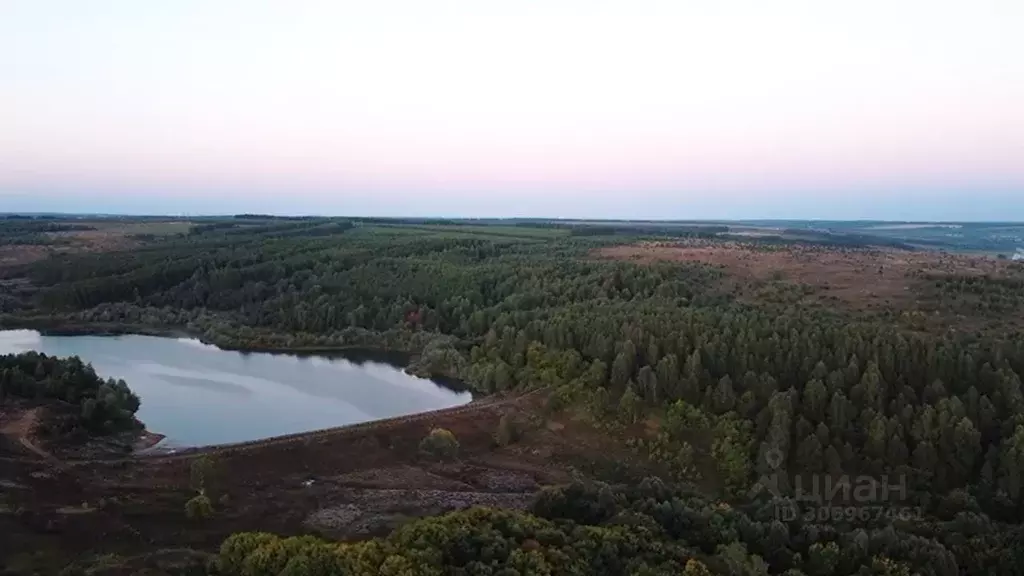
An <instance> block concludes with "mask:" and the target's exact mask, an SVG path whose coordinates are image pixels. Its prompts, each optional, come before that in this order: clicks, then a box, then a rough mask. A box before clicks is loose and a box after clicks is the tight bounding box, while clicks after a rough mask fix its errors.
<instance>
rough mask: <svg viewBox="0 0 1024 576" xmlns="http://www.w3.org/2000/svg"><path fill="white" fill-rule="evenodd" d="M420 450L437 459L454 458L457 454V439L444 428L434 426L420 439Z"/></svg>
mask: <svg viewBox="0 0 1024 576" xmlns="http://www.w3.org/2000/svg"><path fill="white" fill-rule="evenodd" d="M420 452H422V453H424V454H426V455H428V456H431V457H433V458H436V459H438V460H454V459H455V458H457V457H458V456H459V441H458V440H456V439H455V434H452V433H451V431H450V430H445V429H444V428H434V429H433V430H431V431H430V434H428V435H427V436H426V437H425V438H424V439H423V440H422V441H420Z"/></svg>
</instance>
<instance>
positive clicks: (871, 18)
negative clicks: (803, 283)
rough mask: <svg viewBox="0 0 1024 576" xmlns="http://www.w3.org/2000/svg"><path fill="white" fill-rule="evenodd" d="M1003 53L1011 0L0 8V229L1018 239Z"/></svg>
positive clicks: (22, 2) (1014, 127) (1014, 122)
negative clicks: (288, 226) (374, 218)
mask: <svg viewBox="0 0 1024 576" xmlns="http://www.w3.org/2000/svg"><path fill="white" fill-rule="evenodd" d="M1022 28H1024V2H1020V1H1019V0H898V1H892V0H888V1H883V0H861V1H858V2H823V1H821V0H774V1H772V2H765V1H763V0H722V1H716V2H707V1H705V0H699V1H698V0H693V1H686V0H672V1H663V2H654V1H644V0H633V1H610V0H551V1H549V2H529V1H527V2H523V1H515V2H512V1H505V2H497V1H488V0H475V1H470V0H465V1H461V2H457V1H454V0H432V1H431V2H422V1H418V0H375V1H374V2H362V1H360V2H355V1H352V2H344V1H332V2H326V1H325V2H309V1H297V2H253V1H241V0H238V1H235V0H230V1H229V0H208V1H203V2H201V1H198V0H179V1H176V2H166V3H158V2H138V1H132V0H120V1H113V0H97V1H91V2H78V1H75V0H66V1H57V0H0V211H3V210H58V209H73V210H96V211H139V210H142V211H174V212H180V211H186V212H193V213H195V212H221V211H250V210H251V211H258V210H277V211H303V212H330V213H371V214H415V213H423V212H429V213H435V214H436V213H444V214H450V215H472V216H503V215H504V216H516V215H551V216H605V217H621V216H628V217H665V218H700V217H710V218H724V217H746V218H750V217H757V216H759V215H763V216H765V217H780V216H785V215H787V214H791V215H792V216H793V217H814V216H818V217H831V218H835V217H842V216H844V214H845V215H848V216H849V217H877V218H908V217H911V218H912V217H913V214H920V216H919V217H920V218H922V219H933V218H944V219H957V218H959V217H960V216H958V215H960V214H963V216H962V217H963V218H994V217H1000V218H1016V219H1024V58H1022V57H1021V55H1022V54H1024V36H1022V35H1021V34H1020V33H1019V32H1020V30H1021V29H1022ZM922 203H924V205H922ZM247 209H248V210H247Z"/></svg>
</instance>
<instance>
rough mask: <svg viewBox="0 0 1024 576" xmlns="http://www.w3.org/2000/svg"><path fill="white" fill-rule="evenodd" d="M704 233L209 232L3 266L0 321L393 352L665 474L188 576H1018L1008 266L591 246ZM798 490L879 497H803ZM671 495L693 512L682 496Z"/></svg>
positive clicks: (1021, 392) (432, 225)
mask: <svg viewBox="0 0 1024 576" xmlns="http://www.w3.org/2000/svg"><path fill="white" fill-rule="evenodd" d="M52 225H53V224H47V226H52ZM718 232H720V231H719V230H704V231H699V230H676V231H674V232H671V234H672V235H671V236H669V235H668V233H667V232H666V231H664V230H653V231H652V230H629V229H626V230H617V229H607V230H606V229H598V230H596V231H595V230H592V229H591V230H582V229H579V228H577V227H573V226H568V225H566V226H543V225H515V226H512V225H508V226H485V225H468V224H457V223H447V222H432V221H423V222H392V221H370V220H359V219H354V220H337V219H266V218H262V217H259V216H249V217H237V218H225V219H220V220H216V221H209V222H203V223H199V224H196V225H194V226H192V227H191V229H190V230H189V231H188V233H186V234H180V235H169V236H167V237H162V238H157V239H153V238H148V239H145V241H144V242H140V243H139V244H138V245H137V246H134V247H133V248H132V249H131V250H122V251H115V252H96V253H55V254H54V255H51V256H50V257H48V258H46V259H40V260H38V261H35V262H31V263H28V264H25V265H23V266H19V267H15V268H11V269H8V270H6V271H5V272H4V276H5V277H6V279H7V282H8V284H7V285H9V286H16V287H17V290H14V289H13V288H12V289H11V290H9V291H8V293H7V294H5V295H4V298H3V301H2V303H3V312H4V314H3V315H2V316H0V323H2V325H3V326H4V327H34V328H39V329H46V330H61V331H89V330H98V331H145V332H157V333H160V332H180V333H188V334H193V335H196V336H198V337H201V338H202V339H204V340H205V341H208V342H211V343H214V344H217V345H220V346H222V347H225V348H237V349H249V350H304V349H305V350H310V349H317V350H329V349H340V348H347V347H357V348H384V349H389V350H399V351H404V352H408V353H410V354H412V357H413V362H412V364H411V366H410V370H413V371H415V372H417V373H420V374H424V375H437V376H447V377H453V378H458V379H460V380H462V381H464V382H466V383H467V384H468V385H470V386H472V387H473V388H474V389H475V390H476V391H478V392H479V393H480V394H492V393H506V394H508V393H518V392H522V391H527V390H538V389H543V390H544V391H545V392H546V395H547V402H546V407H545V410H546V411H547V412H548V413H560V412H571V413H573V414H577V415H579V417H580V418H583V419H585V420H586V421H587V422H589V423H591V424H592V425H593V426H595V427H597V428H599V429H601V430H604V431H606V433H607V434H613V435H616V436H618V437H620V438H622V439H623V442H624V443H625V444H626V445H627V446H628V447H629V449H630V450H631V451H632V452H633V453H634V454H635V455H636V456H637V457H640V458H643V459H645V460H647V461H649V462H651V463H652V465H653V466H655V467H656V468H658V469H659V470H661V471H662V472H663V476H664V478H663V480H657V481H656V480H648V481H646V482H644V483H642V484H633V485H632V486H619V487H613V486H603V487H601V486H595V485H587V486H582V485H581V486H574V487H570V488H564V489H561V490H548V491H546V492H544V493H542V494H541V496H540V497H539V499H538V501H537V503H536V505H535V506H534V508H533V509H532V510H531V511H530V512H529V513H521V512H503V511H493V510H473V511H469V512H459V513H455V514H453V515H450V516H446V517H442V518H437V519H428V520H422V521H419V522H417V523H413V524H410V525H409V526H407V527H405V528H402V529H400V530H399V531H397V532H395V533H394V534H393V535H392V536H390V537H388V538H386V539H379V540H372V541H367V542H364V543H360V544H354V545H350V544H344V545H338V544H328V543H324V542H321V541H317V540H311V539H301V540H286V539H278V538H276V537H274V536H270V535H257V534H241V535H238V536H236V537H234V538H232V539H231V540H229V541H228V542H226V543H225V544H224V547H223V549H222V552H221V554H220V557H219V558H218V560H217V562H216V563H215V564H216V565H213V566H210V567H208V568H209V569H213V570H219V571H220V573H223V574H236V575H239V576H249V575H253V576H255V575H263V574H268V575H269V574H459V575H463V574H464V575H481V576H483V575H491V574H494V575H499V574H500V575H502V576H513V575H516V574H521V575H524V576H525V575H527V574H531V575H532V574H631V575H637V576H640V575H646V574H679V573H685V574H690V575H696V574H712V573H714V574H733V575H748V574H749V575H754V574H783V573H785V574H791V575H796V574H809V575H811V576H829V575H833V574H835V575H845V574H892V575H895V574H918V573H919V574H936V575H944V576H945V575H949V576H953V575H956V574H979V573H982V572H986V571H995V572H994V573H1000V574H1016V573H1022V572H1024V545H1022V544H1021V542H1022V540H1021V536H1022V535H1021V533H1020V529H1019V527H1018V523H1019V522H1020V521H1021V520H1022V519H1024V388H1022V383H1021V374H1024V337H1022V336H1021V334H1020V332H1019V331H1017V330H1016V328H1015V325H1014V324H1013V323H1012V322H1007V321H1006V320H1007V318H1011V319H1012V318H1018V317H1019V316H1020V313H1021V311H1022V310H1021V307H1020V304H1021V300H1020V295H1019V292H1020V291H1019V288H1020V286H1021V285H1022V283H1021V282H1022V280H1021V278H1022V277H1021V271H1020V268H1019V265H1015V264H1012V263H1005V270H1004V271H1003V273H1002V275H1000V276H998V277H996V276H992V275H977V274H966V273H960V274H959V275H957V274H944V275H934V274H932V273H915V274H913V275H908V280H907V282H908V290H909V293H911V294H912V297H911V298H909V299H908V300H906V302H905V303H900V302H895V301H894V302H893V303H891V305H889V306H888V307H884V308H876V309H871V310H867V309H862V308H857V307H856V306H846V305H844V304H842V303H840V302H838V301H834V300H828V299H826V298H817V297H815V296H816V295H815V294H812V292H813V291H814V288H813V287H811V286H808V285H806V284H799V283H792V282H787V281H786V280H785V275H784V274H783V273H781V272H784V271H780V274H779V275H778V277H777V278H775V279H772V280H769V281H765V280H752V279H749V278H741V277H738V276H736V275H735V274H734V273H733V272H732V271H730V270H729V269H728V268H727V267H724V266H719V265H713V264H706V263H700V262H695V261H687V262H682V261H676V262H657V261H656V262H630V261H623V260H614V259H606V258H598V257H595V256H594V254H595V251H596V250H598V249H600V248H602V247H607V246H613V245H621V244H630V243H638V242H651V241H655V240H656V241H659V242H668V243H670V244H671V243H679V244H685V243H699V244H700V246H712V247H713V246H714V245H715V242H717V240H715V239H714V236H715V234H716V233H718ZM31 233H32V234H38V233H39V232H38V231H37V230H36V229H35V228H33V229H32V230H31ZM747 248H749V251H750V254H751V255H752V257H754V258H756V257H757V254H758V253H759V252H768V251H778V250H793V249H794V247H793V245H792V244H791V243H785V242H773V241H764V242H755V241H751V242H750V243H749V245H748V246H747ZM797 248H799V249H800V250H804V251H805V252H806V253H810V254H815V253H817V251H822V252H821V253H824V254H827V253H828V251H830V250H840V251H864V253H865V254H867V255H868V256H869V257H870V254H871V251H872V250H875V249H870V248H860V247H834V246H833V247H829V248H825V247H820V246H819V247H813V246H812V247H801V246H798V247H797ZM922 318H924V320H922ZM936 318H940V319H941V321H940V320H935V319H936ZM3 362H6V363H8V364H11V363H15V362H21V364H18V369H17V370H14V371H13V372H12V371H11V370H7V371H5V372H4V374H5V380H4V382H5V383H6V382H8V381H9V380H10V378H8V376H7V375H8V374H10V373H13V374H14V375H15V376H16V378H15V380H14V383H13V384H11V385H8V384H5V389H6V387H7V386H13V388H12V389H14V390H29V389H30V390H51V389H52V390H53V393H54V394H57V395H62V397H63V399H64V400H65V401H68V402H78V401H84V402H89V401H93V402H95V401H94V400H92V397H93V396H97V394H98V395H99V397H106V396H105V395H106V394H109V392H110V390H120V388H118V387H116V386H114V385H113V384H103V385H101V386H100V388H99V390H105V389H104V388H103V387H104V386H105V387H106V390H107V391H106V392H103V393H99V392H95V391H94V392H90V393H88V394H82V393H78V392H75V393H71V392H64V391H61V390H59V389H58V387H56V386H45V385H40V384H33V385H28V384H25V382H28V380H26V379H28V378H29V376H22V375H23V374H26V375H33V376H34V380H35V381H42V380H44V379H47V378H48V379H49V381H50V382H53V381H54V378H57V379H59V378H61V377H62V374H65V373H67V372H68V371H69V370H70V369H60V370H57V369H55V368H54V369H51V368H47V366H49V364H47V362H50V360H48V359H46V358H41V359H39V360H38V365H39V366H42V367H43V368H42V371H43V372H42V375H41V374H40V373H35V374H33V371H35V372H39V370H38V369H37V368H36V367H35V365H33V366H29V365H28V364H29V363H30V359H29V360H26V359H22V360H17V359H13V358H9V359H7V360H3ZM12 365H13V364H12ZM21 365H24V366H25V368H24V369H21V368H20V366H21ZM55 370H56V371H55ZM77 370H78V371H79V372H82V370H83V369H82V368H81V367H79V368H77ZM70 371H71V373H74V372H75V370H70ZM19 382H20V383H19ZM129 384H130V383H129ZM118 386H119V385H118ZM112 387H113V388H112ZM68 389H69V390H76V388H74V387H71V388H68ZM83 399H84V400H83ZM129 404H131V403H130V402H129ZM90 406H92V407H91V408H90ZM135 407H136V408H137V399H136V400H135ZM131 408H132V406H130V405H129V406H127V407H125V410H127V411H128V412H133V411H134V410H132V409H131ZM82 413H83V415H85V414H89V415H93V414H96V413H98V409H97V407H96V405H95V403H94V404H92V405H89V406H87V405H85V404H83V407H82ZM83 418H85V417H84V416H83ZM84 421H85V422H91V421H92V420H90V419H88V418H85V420H84ZM825 477H827V478H829V479H836V481H837V482H839V480H841V479H844V478H845V479H850V478H852V479H854V481H860V480H863V479H867V478H870V479H878V480H879V481H880V482H881V483H883V484H884V487H883V488H884V489H885V490H888V492H881V493H879V492H877V491H871V492H870V494H868V496H867V497H866V498H861V499H859V500H857V501H856V502H854V501H853V500H851V499H850V495H849V491H848V490H847V491H845V492H844V491H843V490H838V491H836V490H824V492H828V494H825V495H824V498H818V499H817V500H815V501H811V502H809V501H807V500H806V496H807V495H808V486H810V485H812V483H814V482H818V481H819V480H820V479H821V478H825ZM696 485H699V486H701V487H702V490H703V493H702V494H703V495H701V494H699V493H697V492H695V491H689V492H687V491H686V490H694V488H693V486H696ZM813 485H814V486H819V485H818V484H813ZM681 486H690V487H691V488H686V489H685V490H684V489H683V488H680V487H681ZM833 487H834V486H833ZM854 487H855V488H856V486H854ZM819 488H820V486H819ZM681 490H683V491H681ZM709 490H710V493H708V491H709ZM872 490H874V488H872ZM822 492H823V491H822V490H816V491H814V494H813V495H814V496H816V497H821V496H822ZM854 494H856V491H854ZM879 494H883V496H879ZM844 495H845V500H844ZM852 507H856V508H852ZM851 509H852V510H854V512H853V513H850V512H849V510H851ZM822 510H832V511H834V512H835V511H841V512H835V513H834V514H832V513H830V514H829V515H828V517H823V516H821V511H822ZM815 514H817V515H818V517H817V518H815Z"/></svg>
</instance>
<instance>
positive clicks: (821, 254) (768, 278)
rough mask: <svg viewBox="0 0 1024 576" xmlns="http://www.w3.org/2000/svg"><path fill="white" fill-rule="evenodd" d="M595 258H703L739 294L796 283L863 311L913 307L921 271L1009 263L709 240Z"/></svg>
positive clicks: (974, 269)
mask: <svg viewBox="0 0 1024 576" xmlns="http://www.w3.org/2000/svg"><path fill="white" fill-rule="evenodd" d="M594 256H595V257H597V258H611V259H619V260H629V261H634V262H641V263H652V262H700V263H703V264H708V265H711V266H716V267H721V268H723V269H724V270H725V271H726V272H727V273H728V275H729V277H730V279H731V281H733V282H736V283H737V284H736V286H735V289H737V290H738V293H739V296H740V297H741V298H745V299H748V300H754V299H757V298H762V297H764V296H765V293H764V289H765V288H766V287H767V286H770V285H771V284H772V283H776V284H789V285H794V284H795V285H799V286H800V287H801V288H806V289H805V290H804V296H805V301H816V300H821V299H823V298H824V299H827V300H831V301H836V300H838V301H840V302H843V303H844V304H846V305H849V306H852V307H855V308H858V309H868V308H881V307H889V306H894V307H896V308H897V309H906V308H913V307H914V305H915V304H916V300H917V298H918V296H919V288H920V287H921V285H922V283H923V281H922V279H921V276H922V275H923V274H951V273H958V274H967V275H986V274H987V275H1000V274H1001V273H1002V270H1003V269H1004V268H1005V267H1006V266H1007V264H1006V263H1005V262H1000V261H997V260H993V259H991V258H984V257H971V256H963V255H953V254H945V253H939V252H926V251H921V252H909V251H902V250H894V249H882V248H878V249H854V248H833V247H823V246H815V245H803V244H794V245H789V246H777V247H765V246H762V245H757V244H751V243H743V242H715V241H705V240H697V241H687V242H651V243H641V244H633V245H625V246H612V247H607V248H601V249H599V250H597V251H595V253H594Z"/></svg>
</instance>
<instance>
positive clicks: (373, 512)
mask: <svg viewBox="0 0 1024 576" xmlns="http://www.w3.org/2000/svg"><path fill="white" fill-rule="evenodd" d="M543 400H544V396H543V395H542V394H541V395H536V394H534V395H527V396H522V397H513V398H507V399H504V400H483V401H479V402H474V403H472V404H470V405H468V406H466V407H461V408H456V409H450V410H441V411H438V412H433V413H426V414H420V415H415V416H410V417H403V418H396V419H392V420H385V421H380V422H376V423H368V424H363V425H356V426H352V427H347V428H340V429H333V430H330V431H323V432H313V433H309V434H299V435H293V436H289V437H284V438H278V439H269V440H266V441H260V442H253V443H248V444H245V445H241V446H228V447H222V448H214V449H210V450H201V451H193V452H190V453H182V454H172V455H164V456H161V455H156V456H152V457H148V456H137V457H129V458H125V457H117V458H112V459H90V460H73V459H67V460H58V459H56V458H54V457H53V456H52V455H51V454H50V453H49V452H48V451H46V448H45V446H40V443H39V442H38V441H36V440H34V439H33V438H32V437H31V432H30V431H29V430H28V429H27V428H28V427H27V426H26V424H27V423H28V422H29V420H28V419H26V418H24V416H25V414H24V413H23V412H15V413H8V414H6V415H4V414H3V413H0V422H3V421H5V420H6V422H7V425H6V426H5V427H3V429H2V431H3V433H2V434H0V487H2V488H3V490H2V491H0V534H2V535H3V537H0V559H6V560H8V562H9V563H10V564H9V567H10V568H12V569H14V568H18V569H19V570H23V571H31V570H36V569H38V570H41V571H48V569H49V568H53V567H61V566H63V564H62V562H66V559H68V558H75V557H80V556H81V555H83V554H84V555H100V554H112V555H116V556H114V558H116V559H117V561H116V564H117V565H118V566H120V567H122V568H123V567H125V566H129V565H133V563H138V562H150V561H152V558H153V557H154V556H153V552H154V551H157V550H180V549H184V548H191V549H195V550H205V551H212V550H215V549H216V548H217V546H219V544H220V542H221V541H222V540H223V539H224V538H225V537H226V536H228V535H230V534H232V533H234V532H238V531H243V530H244V531H252V530H262V531H271V532H277V533H282V534H300V533H310V532H312V533H319V534H322V535H324V536H330V537H335V538H361V537H366V536H368V535H381V534H386V533H387V532H389V531H390V530H392V529H393V528H394V527H396V526H398V525H400V524H401V523H403V522H405V521H407V520H409V519H411V518H415V517H418V516H423V515H429V514H437V513H441V512H444V511H448V510H453V509H458V508H463V507H467V506H472V505H488V506H500V507H510V508H524V507H526V506H527V505H528V504H529V502H530V501H531V499H532V495H533V494H534V492H536V491H537V490H538V489H539V488H540V487H541V486H544V485H548V484H554V483H564V482H567V481H569V480H570V479H571V478H572V476H573V474H576V472H574V471H573V470H571V467H570V466H569V463H570V462H574V461H578V459H579V458H581V457H582V458H584V459H587V460H592V461H596V462H605V461H610V459H615V460H616V461H622V460H624V459H627V458H628V457H629V456H630V453H629V452H626V453H623V452H622V447H621V446H616V445H614V443H613V440H611V439H610V438H608V435H606V434H601V433H599V432H598V431H596V430H594V429H592V428H591V427H589V426H588V425H586V424H583V423H580V422H576V421H574V420H573V419H572V418H570V417H568V416H564V417H562V420H561V421H545V422H542V421H540V420H539V419H538V418H537V417H536V416H534V415H535V414H537V413H539V411H540V404H541V403H542V402H543ZM9 412H10V410H9ZM503 414H512V415H514V416H515V417H516V418H517V419H519V420H520V421H521V422H523V423H524V436H523V438H522V439H521V440H520V441H519V442H517V443H515V444H512V445H509V446H507V447H497V446H495V445H494V442H493V434H494V432H495V430H496V428H497V424H498V420H499V419H500V418H501V416H502V415H503ZM434 427H443V428H447V429H449V430H451V431H452V432H453V433H454V434H455V435H456V437H457V438H458V439H459V442H460V457H459V459H458V460H456V461H453V462H447V463H442V462H435V461H430V460H428V459H425V458H424V457H423V456H422V455H420V454H419V449H418V446H419V442H420V440H421V439H422V438H423V437H424V436H425V435H426V434H427V433H428V432H429V431H430V430H431V429H432V428H434ZM567 432H571V433H567ZM609 443H612V444H609ZM200 454H208V455H210V456H211V457H212V460H213V462H214V466H215V472H214V474H213V475H212V477H211V478H210V479H209V480H208V482H207V487H208V493H209V494H210V495H211V498H212V499H213V502H214V507H215V510H216V514H215V516H214V517H213V518H211V519H209V520H207V521H203V522H197V521H194V520H189V519H187V518H186V516H185V513H184V506H185V502H186V501H187V500H188V499H189V498H191V497H192V496H194V495H195V492H194V491H193V490H192V489H191V488H190V481H189V478H190V466H191V462H192V461H193V460H194V458H196V457H197V456H199V455H200ZM5 546H9V548H7V549H4V547H5ZM133 567H135V568H137V567H138V566H137V565H133ZM26 569H29V570H26Z"/></svg>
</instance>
